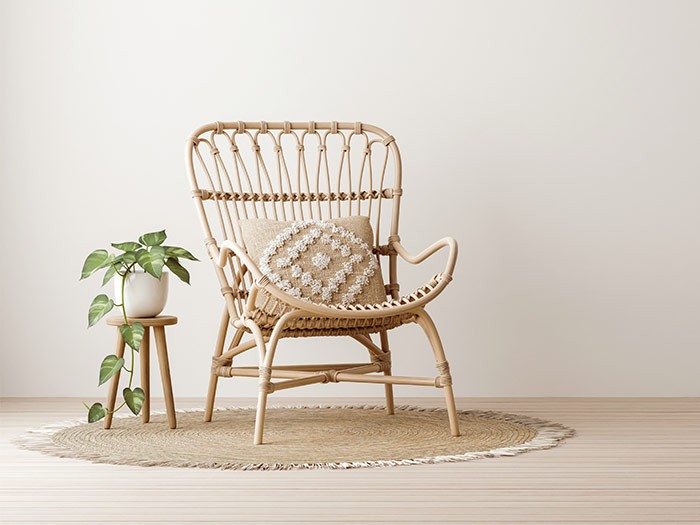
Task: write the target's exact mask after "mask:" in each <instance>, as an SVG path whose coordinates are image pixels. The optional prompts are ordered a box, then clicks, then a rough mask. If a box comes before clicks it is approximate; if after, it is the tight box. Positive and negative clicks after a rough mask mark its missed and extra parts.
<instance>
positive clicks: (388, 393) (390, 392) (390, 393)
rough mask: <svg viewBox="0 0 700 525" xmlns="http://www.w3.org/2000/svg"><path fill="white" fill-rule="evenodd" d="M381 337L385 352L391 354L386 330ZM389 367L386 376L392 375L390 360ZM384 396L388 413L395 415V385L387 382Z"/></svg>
mask: <svg viewBox="0 0 700 525" xmlns="http://www.w3.org/2000/svg"><path fill="white" fill-rule="evenodd" d="M379 337H380V339H381V345H382V350H384V353H385V354H389V356H391V352H390V351H389V334H388V333H387V332H386V331H384V332H381V333H380V334H379ZM387 366H388V367H387V368H386V369H385V370H384V375H385V376H390V375H391V361H389V362H388V365H387ZM384 398H385V399H386V413H387V415H388V416H393V415H394V414H395V411H394V385H390V384H386V385H384Z"/></svg>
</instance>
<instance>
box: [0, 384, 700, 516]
mask: <svg viewBox="0 0 700 525" xmlns="http://www.w3.org/2000/svg"><path fill="white" fill-rule="evenodd" d="M177 401H178V407H179V408H188V407H201V406H202V400H182V399H181V400H177ZM276 401H281V402H282V403H283V404H284V403H290V402H298V401H299V400H290V399H289V398H287V399H279V398H278V399H277V400H276ZM323 401H324V402H326V401H334V400H328V399H324V400H323ZM337 401H338V402H339V403H345V402H348V401H350V402H353V401H356V402H367V401H377V400H367V399H361V400H347V399H342V400H340V399H339V400H337ZM407 401H408V402H411V403H414V404H421V405H426V406H428V405H430V406H437V405H439V404H440V402H441V400H439V399H428V400H426V399H423V400H418V399H410V400H407V399H401V400H400V402H407ZM251 403H252V400H245V401H243V402H242V401H241V400H238V401H237V402H235V401H234V400H222V401H221V403H219V406H234V405H235V404H239V405H243V404H246V405H248V404H251ZM458 405H459V407H460V408H462V409H469V408H475V409H486V410H500V411H506V412H514V413H519V414H526V415H531V416H535V417H541V418H545V419H550V420H554V421H558V422H560V423H563V424H565V425H568V426H571V427H573V428H575V429H576V430H577V431H578V435H577V436H576V437H574V438H573V439H571V440H569V441H567V442H566V443H565V444H564V445H562V446H560V447H558V448H555V449H552V450H546V451H537V452H531V453H527V454H523V455H520V456H516V457H504V458H494V459H483V460H478V461H472V462H468V463H452V464H442V465H422V466H412V467H393V468H382V469H358V470H349V471H322V470H316V471H290V472H241V471H218V470H198V469H174V468H156V467H151V468H143V467H127V466H110V465H94V464H91V463H88V462H83V461H77V460H69V459H59V458H52V457H48V456H45V455H42V454H38V453H35V452H28V451H23V450H18V449H17V448H15V447H14V446H13V445H12V444H11V439H12V437H13V436H16V435H18V434H20V433H22V432H23V431H24V430H25V429H27V428H32V427H36V426H40V425H42V424H45V423H48V422H52V421H60V420H65V419H70V418H76V417H78V418H79V417H83V416H84V410H83V408H82V406H81V404H80V402H79V400H76V399H58V400H46V399H4V400H2V402H1V410H0V417H1V420H0V422H1V426H2V436H1V438H0V489H1V493H0V522H1V523H8V524H9V523H70V524H78V523H90V524H97V523H149V524H152V523H163V524H165V523H232V522H235V523H299V524H302V523H303V524H306V523H382V524H392V523H445V524H447V523H557V524H566V523H696V524H698V523H700V400H698V399H461V400H459V402H458ZM159 408H160V406H159V403H157V402H155V403H154V409H159ZM226 445H227V444H225V443H222V446H226ZM228 445H229V446H230V445H235V444H228Z"/></svg>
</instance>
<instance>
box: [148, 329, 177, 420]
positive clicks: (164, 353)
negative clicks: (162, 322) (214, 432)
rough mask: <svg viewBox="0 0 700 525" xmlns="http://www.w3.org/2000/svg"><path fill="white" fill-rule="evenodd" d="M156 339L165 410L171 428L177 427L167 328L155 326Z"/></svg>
mask: <svg viewBox="0 0 700 525" xmlns="http://www.w3.org/2000/svg"><path fill="white" fill-rule="evenodd" d="M153 332H154V335H155V337H156V350H157V351H158V364H159V365H160V377H161V380H162V381H163V395H164V396H165V409H166V410H167V412H168V424H169V425H170V428H175V427H176V426H177V421H176V419H175V401H174V400H173V384H172V381H171V379H170V363H169V362H168V345H167V343H166V342H165V328H164V327H162V326H154V327H153Z"/></svg>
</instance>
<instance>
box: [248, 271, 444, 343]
mask: <svg viewBox="0 0 700 525" xmlns="http://www.w3.org/2000/svg"><path fill="white" fill-rule="evenodd" d="M441 277H442V276H441V275H439V274H438V275H436V276H434V277H433V278H432V279H431V280H430V281H429V282H427V283H426V284H424V285H423V286H421V287H420V288H418V289H417V290H415V291H413V292H411V293H410V294H406V295H403V296H401V297H399V298H397V299H389V300H387V301H385V302H383V303H381V304H373V305H349V306H345V307H338V309H339V310H349V311H353V310H354V311H357V310H375V311H376V312H377V317H367V318H354V317H352V318H342V317H320V316H312V315H309V316H308V317H298V318H296V319H294V320H293V321H291V322H290V323H289V325H288V327H287V328H285V330H284V331H283V332H282V334H283V336H284V337H314V336H333V335H358V334H372V333H376V332H382V331H384V330H391V329H393V328H396V327H398V326H401V325H404V324H408V323H412V322H414V321H415V318H416V315H415V314H414V313H412V312H402V313H397V314H395V315H392V314H391V311H392V309H394V308H396V307H397V306H402V305H405V304H407V303H412V302H415V301H418V300H420V299H422V298H424V297H426V296H427V295H428V294H429V293H430V292H431V291H432V290H434V289H435V287H436V286H437V284H438V282H439V280H440V279H441ZM289 310H290V308H289V307H288V305H284V304H281V303H277V306H276V307H274V308H272V309H269V308H268V309H263V308H258V309H256V310H255V311H254V312H253V314H252V319H253V321H255V323H256V324H257V325H258V326H259V327H260V330H261V331H262V332H263V334H265V335H269V334H270V333H271V332H272V330H273V329H274V328H275V325H276V324H277V321H279V319H280V317H282V315H283V314H284V313H286V312H288V311H289Z"/></svg>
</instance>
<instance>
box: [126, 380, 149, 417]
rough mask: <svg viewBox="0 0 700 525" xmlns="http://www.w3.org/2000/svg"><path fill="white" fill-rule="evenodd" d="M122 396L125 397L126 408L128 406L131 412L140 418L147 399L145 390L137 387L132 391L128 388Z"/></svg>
mask: <svg viewBox="0 0 700 525" xmlns="http://www.w3.org/2000/svg"><path fill="white" fill-rule="evenodd" d="M122 394H123V396H124V401H125V402H126V406H128V407H129V410H131V411H132V412H133V413H134V414H135V415H137V416H138V415H139V412H141V408H142V407H143V401H144V399H145V398H146V395H145V393H144V391H143V389H141V388H139V387H136V388H134V389H133V390H132V389H131V388H129V387H126V388H125V389H124V391H123V393H122Z"/></svg>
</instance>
